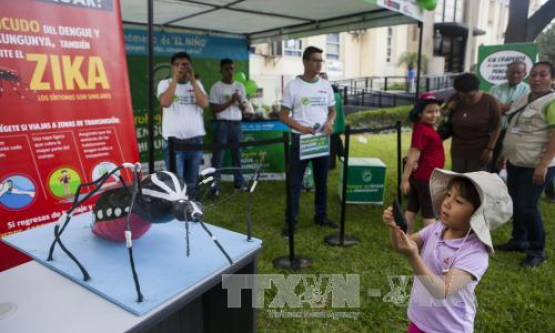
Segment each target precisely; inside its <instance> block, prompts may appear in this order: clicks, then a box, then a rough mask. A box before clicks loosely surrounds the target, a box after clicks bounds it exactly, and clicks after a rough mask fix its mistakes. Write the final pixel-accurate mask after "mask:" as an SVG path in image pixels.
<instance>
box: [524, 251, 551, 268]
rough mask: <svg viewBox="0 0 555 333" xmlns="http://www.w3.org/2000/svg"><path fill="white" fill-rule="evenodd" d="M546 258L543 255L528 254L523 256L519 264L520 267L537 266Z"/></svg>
mask: <svg viewBox="0 0 555 333" xmlns="http://www.w3.org/2000/svg"><path fill="white" fill-rule="evenodd" d="M545 260H546V257H545V255H540V256H538V255H532V254H529V255H527V256H526V258H524V260H522V262H521V263H520V265H521V266H522V267H532V268H533V267H538V266H540V265H541V264H543V263H544V262H545Z"/></svg>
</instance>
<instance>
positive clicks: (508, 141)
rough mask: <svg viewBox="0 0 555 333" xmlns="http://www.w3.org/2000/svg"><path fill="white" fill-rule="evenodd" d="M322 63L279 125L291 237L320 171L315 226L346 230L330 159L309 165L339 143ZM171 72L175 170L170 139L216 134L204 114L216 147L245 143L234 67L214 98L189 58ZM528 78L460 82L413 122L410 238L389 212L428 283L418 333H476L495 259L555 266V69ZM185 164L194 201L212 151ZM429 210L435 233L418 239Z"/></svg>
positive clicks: (295, 86) (181, 159)
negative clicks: (542, 205)
mask: <svg viewBox="0 0 555 333" xmlns="http://www.w3.org/2000/svg"><path fill="white" fill-rule="evenodd" d="M322 53H323V52H322V50H321V49H318V48H315V47H307V48H306V49H305V50H304V52H303V55H302V61H303V68H304V72H303V74H302V75H299V76H297V77H296V78H295V79H294V80H292V81H291V82H289V83H288V84H287V86H286V87H285V90H284V93H283V99H282V101H281V110H280V113H279V120H280V121H281V122H283V123H284V124H285V125H287V126H288V127H289V128H290V129H291V132H292V141H291V149H290V165H289V171H290V177H291V186H290V195H291V205H288V207H287V209H286V214H285V221H286V223H285V227H284V229H283V232H282V235H283V236H285V237H287V236H288V235H289V233H290V232H291V230H289V226H290V225H292V226H293V228H296V226H297V224H298V215H299V209H300V207H299V206H300V205H299V200H300V194H301V187H302V182H303V177H304V174H305V170H306V168H307V165H308V163H310V162H311V163H312V168H313V175H314V183H315V196H314V223H315V224H316V225H319V226H322V227H330V228H337V227H338V225H337V223H335V222H333V221H331V220H330V219H329V218H328V216H327V178H328V171H329V168H330V157H329V155H325V156H318V157H312V158H303V157H302V155H301V146H302V140H303V138H305V137H306V136H311V135H317V134H319V135H331V134H332V133H333V127H334V122H335V117H336V110H335V103H336V101H335V97H334V92H333V89H332V85H331V84H330V83H329V82H328V81H327V80H326V79H324V78H322V77H321V75H320V74H321V71H322V62H323V59H322ZM171 64H172V77H171V78H169V79H167V80H163V81H161V82H160V83H159V85H158V97H159V100H160V104H161V105H162V107H163V122H162V134H163V137H164V140H165V141H164V157H165V161H166V164H167V166H168V168H169V151H168V143H167V140H168V139H169V138H170V137H175V138H176V139H179V140H181V141H184V142H189V143H202V142H203V137H204V135H205V134H206V132H205V129H204V121H203V115H202V113H203V108H206V107H208V106H209V107H210V110H211V111H212V113H213V115H214V119H215V131H214V142H216V143H232V142H240V141H241V140H242V132H241V120H242V119H243V116H244V114H245V110H246V108H245V103H246V93H245V88H244V87H243V85H242V84H241V83H239V82H235V81H234V80H233V72H234V64H233V61H232V60H230V59H222V60H221V63H220V72H221V81H219V82H217V83H216V84H214V85H213V86H212V88H211V90H210V94H209V97H208V96H207V95H206V93H205V90H204V88H203V86H202V84H201V83H200V82H199V81H198V80H197V79H196V76H195V72H194V69H193V66H192V59H191V57H190V56H189V55H188V54H187V53H177V54H175V55H174V56H173V57H172V59H171ZM529 70H530V75H529V84H527V83H525V82H524V81H523V80H524V78H525V77H526V74H527V71H528V69H527V68H526V64H525V63H524V62H521V61H515V62H512V63H510V64H509V65H508V66H507V71H506V76H507V82H505V83H502V84H499V85H496V86H494V87H492V88H491V90H490V91H489V92H485V91H480V87H479V85H480V81H479V79H478V77H477V76H476V75H474V74H471V73H464V74H461V75H459V76H458V77H457V78H456V79H455V81H454V89H455V91H456V92H455V94H453V95H452V96H451V97H450V98H449V99H448V100H447V101H445V102H444V101H442V100H440V99H437V98H435V96H433V95H431V94H423V95H422V96H421V99H420V100H419V101H418V102H417V103H416V105H415V106H414V108H413V109H412V110H411V112H410V114H409V119H410V120H411V121H412V122H413V123H414V126H413V132H412V140H411V145H410V148H409V151H408V158H407V163H406V165H405V169H404V171H403V177H402V181H401V188H400V190H401V191H402V192H403V193H404V194H406V195H408V197H409V200H408V207H407V209H406V211H405V213H404V215H405V218H406V220H407V224H408V229H407V232H406V233H405V232H403V231H402V230H401V228H400V227H399V226H398V225H397V224H396V222H395V221H394V217H393V216H394V215H393V213H392V209H391V207H388V208H387V209H386V210H385V211H384V214H383V220H384V222H385V224H386V225H387V226H388V227H389V228H390V229H391V242H392V245H393V249H394V250H395V251H397V252H399V253H401V254H402V255H404V256H405V257H406V258H407V259H408V261H409V263H410V265H411V266H412V268H413V270H414V274H415V275H416V277H417V279H415V283H414V285H413V292H412V295H411V301H410V304H409V309H408V315H409V320H410V325H409V328H408V332H409V333H419V332H440V331H441V332H459V331H460V332H472V331H473V326H474V317H475V314H476V305H475V297H474V289H475V287H476V285H477V284H478V282H479V281H480V279H481V277H482V276H483V274H484V273H485V271H486V269H487V267H488V258H489V254H491V253H493V252H494V250H496V249H497V250H501V251H517V252H525V253H526V254H527V255H526V257H525V258H524V259H523V260H522V262H521V265H522V266H524V267H537V266H540V265H541V264H542V263H543V262H544V261H545V259H546V257H545V231H544V227H543V220H542V216H541V213H540V211H539V208H538V204H539V200H540V197H541V195H542V193H543V192H544V190H546V198H547V200H548V201H549V200H553V199H554V198H553V196H554V195H555V193H554V192H555V191H554V189H553V187H552V186H553V182H554V178H555V91H554V90H553V83H554V81H555V67H554V66H553V65H552V64H551V63H549V62H546V61H541V62H537V63H535V64H534V65H533V66H532V68H530V69H529ZM442 116H443V117H442ZM441 118H443V120H441V121H440V119H441ZM449 138H451V168H452V171H446V170H443V168H444V167H445V152H444V148H443V147H444V146H443V140H446V139H449ZM175 154H176V156H175V157H176V161H177V163H176V164H177V172H178V174H179V175H181V176H183V178H184V179H185V181H186V183H187V192H188V195H189V196H193V197H194V195H195V190H196V185H197V180H198V179H197V178H198V174H199V166H200V163H201V159H202V152H201V151H186V152H183V151H180V152H176V153H175ZM222 156H223V151H221V150H217V151H215V152H214V154H213V157H212V164H213V166H214V167H215V168H217V169H219V168H221V166H222ZM231 157H232V163H233V166H234V185H235V188H236V189H238V190H241V189H243V188H244V187H245V184H244V178H243V176H242V174H241V170H240V168H241V152H240V149H238V148H237V149H232V150H231ZM502 171H506V173H507V177H506V183H505V182H504V181H503V180H502V179H501V177H499V175H498V173H500V172H502ZM220 177H221V176H220V174H219V173H216V175H215V179H216V181H215V185H214V186H213V187H212V190H213V193H212V194H213V195H214V196H216V197H217V195H218V193H219V189H220V188H219V181H220ZM548 185H549V186H548ZM550 186H551V187H550ZM546 187H547V189H546ZM418 212H420V213H421V215H422V218H423V220H424V225H425V226H424V228H423V229H422V230H420V231H418V232H414V230H415V223H414V221H415V218H416V214H417V213H418ZM511 216H512V218H513V229H512V236H511V239H510V240H509V241H508V242H507V243H505V244H502V245H494V244H493V242H492V238H491V234H490V231H492V230H494V229H496V228H497V227H498V226H500V225H502V224H503V223H505V222H507V221H508V220H509V219H510V218H511ZM288 219H292V221H291V222H292V223H291V224H290V223H288V222H289V220H288ZM293 232H294V230H293ZM438 302H439V303H438ZM430 304H434V305H435V304H438V305H441V306H439V307H435V306H432V307H430Z"/></svg>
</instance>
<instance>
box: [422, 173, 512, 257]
mask: <svg viewBox="0 0 555 333" xmlns="http://www.w3.org/2000/svg"><path fill="white" fill-rule="evenodd" d="M455 177H462V178H466V179H469V180H470V181H471V182H472V184H474V186H475V187H476V190H477V192H478V195H479V196H480V201H481V205H480V207H478V209H476V211H475V212H474V214H472V217H471V218H470V227H471V228H472V230H473V231H474V233H476V236H478V239H480V241H482V243H484V244H485V245H486V246H487V247H488V250H489V251H490V252H491V253H493V252H494V251H493V243H492V241H491V234H490V231H493V230H495V229H497V228H498V227H499V226H501V225H502V224H504V223H505V222H507V221H508V220H509V219H510V218H511V216H512V215H513V201H512V200H511V197H510V196H509V191H508V190H507V186H506V185H505V183H504V182H503V180H501V178H499V176H498V175H496V174H493V173H489V172H485V171H479V172H468V173H456V172H452V171H447V170H442V169H435V170H434V172H433V173H432V177H431V179H430V193H431V195H432V205H433V207H434V212H435V214H436V216H439V215H440V210H441V204H442V203H443V199H444V198H445V194H446V193H447V185H448V184H449V181H451V179H453V178H455Z"/></svg>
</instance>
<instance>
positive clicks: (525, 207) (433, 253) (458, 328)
mask: <svg viewBox="0 0 555 333" xmlns="http://www.w3.org/2000/svg"><path fill="white" fill-rule="evenodd" d="M526 74H527V68H526V64H525V63H524V62H521V61H515V62H512V63H510V64H509V65H508V66H507V71H506V76H507V82H505V83H502V84H499V85H496V86H493V87H492V88H491V89H490V91H489V92H483V91H480V90H479V79H478V77H476V76H475V75H474V74H471V73H464V74H461V75H460V76H458V77H457V78H456V79H455V81H454V88H455V91H456V92H455V94H454V95H453V96H451V97H450V98H449V99H448V101H447V102H445V103H444V104H443V105H444V106H443V108H442V112H443V116H444V119H443V121H442V122H440V121H439V118H440V117H439V113H440V105H441V104H442V101H440V100H438V99H436V98H435V97H434V96H433V95H430V94H425V95H423V96H422V97H421V99H420V100H419V101H418V102H417V104H416V105H415V107H414V108H413V109H412V110H411V112H410V114H409V119H410V120H411V121H413V122H414V126H413V133H412V142H411V146H410V148H409V151H408V158H407V163H406V166H405V170H404V173H403V178H402V182H401V188H400V190H401V191H402V192H403V193H405V194H408V195H409V203H408V207H407V209H406V211H405V218H406V220H407V224H408V231H407V233H404V232H403V231H402V230H401V228H400V226H399V225H398V224H397V223H396V222H395V220H394V217H393V216H394V215H393V213H392V208H391V207H389V208H387V209H386V210H385V211H384V214H383V220H384V222H385V224H386V225H387V226H389V228H390V229H391V243H392V246H393V249H394V250H395V251H396V252H399V253H400V254H402V255H404V256H405V257H406V258H407V259H408V261H409V263H410V265H411V266H412V268H413V271H414V274H415V277H416V278H415V282H414V285H413V289H412V294H411V299H410V303H409V309H408V317H409V321H410V323H409V328H408V332H409V333H423V332H473V331H474V318H475V315H476V305H475V304H476V303H475V296H474V288H475V287H476V285H477V284H478V282H479V281H480V279H481V278H482V276H483V274H484V273H485V271H486V269H487V267H488V254H490V253H493V252H494V250H495V249H497V250H500V251H516V252H525V253H526V256H525V258H524V259H523V260H522V262H521V265H522V266H524V267H538V266H540V265H542V264H543V263H544V262H545V260H546V256H545V230H544V225H543V220H542V216H541V213H540V210H539V207H538V205H539V200H540V197H541V195H542V192H544V190H546V200H547V201H548V202H553V201H554V200H553V195H554V190H553V186H554V179H555V91H554V89H553V84H554V81H555V67H554V66H553V64H551V63H549V62H546V61H541V62H537V63H535V64H534V65H533V66H532V68H531V69H530V75H529V84H527V83H525V82H524V81H523V79H524V78H525V76H526ZM448 138H451V139H452V141H451V162H452V166H451V168H452V171H446V170H442V168H444V163H445V153H444V150H443V145H442V143H441V140H442V139H443V140H445V139H448ZM505 170H506V173H507V177H506V184H505V182H503V180H502V179H501V177H499V175H498V173H500V172H502V171H505ZM546 187H547V189H546ZM418 211H421V215H422V218H423V221H424V225H425V227H424V228H423V229H422V230H420V231H419V232H415V233H412V231H413V229H414V218H415V215H416V213H417V212H418ZM511 216H512V220H513V229H512V236H511V239H510V240H509V241H508V242H507V243H505V244H501V245H496V246H494V245H493V242H492V238H491V234H490V231H492V230H494V229H496V228H497V227H498V226H500V225H502V224H503V223H505V222H507V221H508V220H509V219H510V218H511ZM432 305H434V306H432Z"/></svg>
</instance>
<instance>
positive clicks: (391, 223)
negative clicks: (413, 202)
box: [382, 206, 397, 229]
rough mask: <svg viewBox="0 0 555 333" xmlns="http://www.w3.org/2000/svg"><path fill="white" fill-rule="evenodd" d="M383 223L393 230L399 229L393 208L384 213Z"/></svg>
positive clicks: (388, 208)
mask: <svg viewBox="0 0 555 333" xmlns="http://www.w3.org/2000/svg"><path fill="white" fill-rule="evenodd" d="M382 217H383V222H384V223H385V224H386V225H387V226H388V227H390V228H391V229H395V228H397V225H396V224H395V220H394V219H393V208H391V206H389V207H387V209H386V210H384V211H383V216H382Z"/></svg>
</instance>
